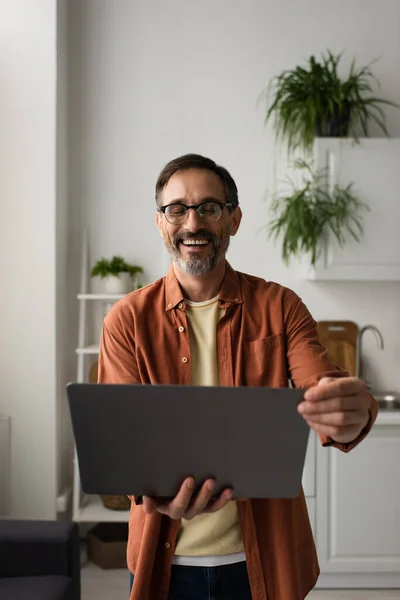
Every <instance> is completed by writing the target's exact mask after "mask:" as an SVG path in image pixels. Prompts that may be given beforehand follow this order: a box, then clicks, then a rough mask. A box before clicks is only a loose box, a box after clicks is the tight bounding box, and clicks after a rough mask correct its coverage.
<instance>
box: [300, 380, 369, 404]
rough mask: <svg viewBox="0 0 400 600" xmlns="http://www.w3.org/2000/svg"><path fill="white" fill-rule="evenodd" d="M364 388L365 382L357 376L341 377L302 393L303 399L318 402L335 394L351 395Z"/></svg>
mask: <svg viewBox="0 0 400 600" xmlns="http://www.w3.org/2000/svg"><path fill="white" fill-rule="evenodd" d="M332 379H333V378H332ZM321 382H322V380H321ZM365 389H366V386H365V383H364V382H363V381H361V380H360V379H358V378H357V377H342V378H337V379H334V380H333V381H328V382H327V383H320V384H319V385H316V386H314V387H312V388H310V389H308V390H307V391H306V392H305V394H304V400H306V401H308V402H318V401H320V400H326V399H328V398H334V397H335V396H352V395H355V394H359V393H360V392H361V391H363V390H365Z"/></svg>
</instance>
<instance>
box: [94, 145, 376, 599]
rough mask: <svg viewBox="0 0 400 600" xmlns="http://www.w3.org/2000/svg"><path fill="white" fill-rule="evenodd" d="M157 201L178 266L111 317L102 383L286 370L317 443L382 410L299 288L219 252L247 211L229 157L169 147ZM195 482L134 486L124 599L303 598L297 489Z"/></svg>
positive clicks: (216, 380)
mask: <svg viewBox="0 0 400 600" xmlns="http://www.w3.org/2000/svg"><path fill="white" fill-rule="evenodd" d="M156 202H157V213H156V223H157V227H158V229H159V231H160V234H161V236H162V238H163V240H164V242H165V244H166V246H167V248H168V250H169V253H170V254H171V257H172V265H171V268H170V270H169V272H168V274H167V276H166V277H164V278H162V279H160V280H159V281H156V282H155V283H153V284H151V285H148V286H146V287H144V288H142V289H140V290H138V291H135V292H133V293H132V294H129V295H128V296H126V297H124V298H123V299H122V300H120V301H119V302H118V303H116V304H115V305H114V306H113V308H112V309H111V311H110V312H109V314H108V315H107V316H106V318H105V320H104V325H103V332H102V339H101V346H100V357H99V381H100V382H103V383H146V384H148V383H164V384H182V385H190V384H193V385H194V384H196V385H224V386H233V385H234V386H238V385H242V386H243V385H249V386H250V385H251V386H267V387H287V386H288V381H289V380H291V381H292V382H293V383H294V385H295V386H296V387H303V388H308V389H307V392H306V394H305V399H304V401H303V402H302V403H301V404H300V405H299V412H300V413H301V414H302V415H303V417H304V419H305V420H306V421H307V423H308V424H309V425H310V427H312V428H313V429H314V430H315V431H316V432H317V433H318V434H319V436H320V439H321V442H322V444H323V445H324V446H336V447H337V448H339V449H340V450H342V451H345V452H347V451H349V450H351V449H352V448H353V447H354V446H356V445H357V444H358V443H359V442H360V441H361V440H362V439H363V438H364V437H365V435H366V434H367V433H368V431H369V430H370V429H371V427H372V424H373V422H374V420H375V418H376V415H377V406H376V402H375V400H374V399H373V398H372V397H371V396H370V395H369V394H368V393H367V391H366V388H365V386H364V384H363V383H362V382H361V381H360V380H358V379H356V378H354V377H348V376H347V375H348V374H347V373H346V372H345V371H341V370H340V369H339V368H338V367H336V366H334V365H332V364H331V363H330V361H329V360H328V358H327V354H326V352H325V350H324V349H323V347H322V346H321V345H320V343H319V340H318V335H317V332H316V327H315V321H314V320H313V319H312V317H311V315H310V314H309V312H308V311H307V309H306V307H305V306H304V304H303V303H302V301H301V300H300V298H298V297H297V296H296V294H295V293H294V292H292V291H291V290H289V289H287V288H284V287H282V286H279V285H277V284H275V283H271V282H266V281H264V280H262V279H259V278H257V277H252V276H250V275H245V274H242V273H237V272H235V271H234V270H233V269H232V268H231V267H230V265H229V264H228V263H227V262H226V260H225V254H226V252H227V250H228V246H229V241H230V237H231V236H234V235H235V234H236V232H237V231H238V229H239V226H240V220H241V216H242V213H241V209H240V207H239V202H238V193H237V188H236V185H235V182H234V180H233V179H232V177H231V176H230V175H229V173H228V172H227V171H226V169H224V168H223V167H220V166H218V165H216V164H215V162H214V161H212V160H210V159H208V158H204V157H202V156H199V155H192V154H190V155H185V156H182V157H180V158H177V159H175V160H173V161H171V162H170V163H168V164H167V165H166V167H165V168H164V169H163V171H162V172H161V174H160V176H159V178H158V181H157V184H156ZM189 402H190V388H188V403H189ZM204 443H205V444H206V440H205V442H204ZM282 443H288V440H287V439H286V438H285V432H284V431H283V432H282ZM165 451H166V452H168V448H166V449H165ZM156 459H157V457H155V460H156ZM138 460H140V459H139V458H138ZM265 476H266V477H268V473H266V474H265ZM193 483H194V482H193V481H192V480H191V479H190V478H189V479H187V480H186V481H184V482H183V484H182V487H181V489H180V491H179V493H178V495H177V496H176V498H175V499H173V500H172V501H171V502H168V503H165V502H162V501H160V500H158V499H157V498H147V497H144V498H140V497H134V498H132V508H131V516H130V522H129V541H128V550H127V559H128V567H129V569H130V571H131V573H133V574H134V580H133V581H134V583H133V588H132V591H131V596H130V598H131V600H208V599H211V598H213V599H216V600H222V599H227V600H228V599H229V600H239V599H240V600H249V599H251V598H252V599H253V600H303V599H304V598H305V597H306V595H307V594H308V592H309V591H310V590H311V589H312V588H313V587H314V585H315V583H316V580H317V577H318V574H319V568H318V562H317V557H316V551H315V546H314V540H313V536H312V532H311V528H310V524H309V520H308V514H307V508H306V503H305V498H304V494H303V492H301V494H300V496H299V497H298V498H295V499H265V500H260V499H258V500H251V499H247V500H238V501H236V502H235V501H232V500H231V496H232V490H224V492H223V493H222V494H221V495H220V496H219V497H218V498H217V499H215V498H213V481H212V480H208V481H206V482H205V483H204V485H203V486H202V488H201V491H200V492H199V493H198V494H197V495H196V497H192V493H193Z"/></svg>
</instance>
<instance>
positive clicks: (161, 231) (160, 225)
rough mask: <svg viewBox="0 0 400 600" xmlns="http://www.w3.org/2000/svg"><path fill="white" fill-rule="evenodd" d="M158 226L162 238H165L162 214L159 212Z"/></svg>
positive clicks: (157, 216)
mask: <svg viewBox="0 0 400 600" xmlns="http://www.w3.org/2000/svg"><path fill="white" fill-rule="evenodd" d="M156 225H157V228H158V231H159V232H160V235H161V237H164V236H163V222H162V214H161V213H160V212H159V211H157V212H156Z"/></svg>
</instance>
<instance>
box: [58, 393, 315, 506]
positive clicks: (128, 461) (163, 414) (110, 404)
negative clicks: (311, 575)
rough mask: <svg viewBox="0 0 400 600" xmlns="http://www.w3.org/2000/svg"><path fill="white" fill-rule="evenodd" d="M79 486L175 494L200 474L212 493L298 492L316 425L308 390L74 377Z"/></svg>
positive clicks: (289, 494)
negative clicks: (303, 408) (307, 406)
mask: <svg viewBox="0 0 400 600" xmlns="http://www.w3.org/2000/svg"><path fill="white" fill-rule="evenodd" d="M67 392H68V401H69V407H70V413H71V418H72V426H73V432H74V436H75V443H76V450H77V458H78V462H79V470H80V477H81V484H82V489H83V491H84V492H85V493H88V494H101V495H103V494H104V495H120V494H127V495H147V496H153V497H169V498H172V497H174V496H175V495H176V494H177V492H178V490H179V488H180V486H181V484H182V482H183V480H184V479H185V478H186V477H188V476H193V477H194V478H195V480H196V486H197V490H198V489H200V487H201V485H202V483H204V481H205V480H206V479H207V478H214V479H215V480H216V487H215V495H217V494H219V493H220V492H222V491H223V490H224V489H226V488H227V487H232V488H233V498H236V499H239V498H240V499H244V498H295V497H297V496H298V495H299V494H300V490H301V479H302V474H303V468H304V462H305V455H306V449H307V443H308V437H309V431H310V428H309V426H308V425H307V423H306V422H305V420H304V419H303V417H302V416H301V415H300V414H299V413H298V412H297V405H298V403H299V402H300V401H301V400H302V398H303V394H304V390H301V389H286V388H256V387H204V386H202V387H200V386H180V385H135V384H91V383H70V384H69V385H68V386H67Z"/></svg>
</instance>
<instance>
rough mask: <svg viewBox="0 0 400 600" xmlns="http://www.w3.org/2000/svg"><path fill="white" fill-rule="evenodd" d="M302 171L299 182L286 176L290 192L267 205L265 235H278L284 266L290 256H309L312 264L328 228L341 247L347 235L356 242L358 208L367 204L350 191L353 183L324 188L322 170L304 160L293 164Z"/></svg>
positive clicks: (359, 220)
mask: <svg viewBox="0 0 400 600" xmlns="http://www.w3.org/2000/svg"><path fill="white" fill-rule="evenodd" d="M294 166H295V168H296V169H300V170H302V177H301V183H300V185H296V184H295V183H293V181H292V180H291V179H290V178H289V177H287V178H286V180H287V181H288V183H289V184H290V188H291V191H290V193H289V194H282V195H278V196H276V197H275V198H274V199H273V201H272V204H271V211H272V213H273V215H274V216H275V218H274V219H273V220H272V221H271V222H270V223H269V225H268V230H269V237H273V238H274V240H276V239H277V238H278V237H282V258H283V260H284V262H285V263H286V264H287V265H288V264H289V262H290V258H291V257H296V258H299V257H300V256H301V255H302V254H308V255H309V256H310V262H311V266H313V267H315V264H316V261H317V258H318V256H319V254H320V251H321V249H322V247H323V242H324V238H325V234H326V232H327V231H331V232H332V234H333V235H334V237H335V239H336V240H337V241H338V243H339V245H340V246H341V247H343V246H344V245H345V243H346V240H347V238H348V236H349V235H350V236H351V237H352V238H354V239H355V240H356V241H359V240H360V237H361V235H362V232H363V221H362V217H361V214H360V213H361V211H362V210H364V209H366V210H369V209H368V207H367V205H366V204H365V203H364V202H363V201H362V200H360V199H359V198H358V197H357V195H356V194H355V193H354V192H353V184H352V183H350V184H348V185H347V186H346V187H340V186H339V185H335V186H334V187H333V189H332V191H331V192H329V191H328V178H327V172H326V170H325V169H323V170H319V171H314V170H313V168H312V166H311V165H310V164H308V163H307V162H306V161H304V160H297V161H295V163H294Z"/></svg>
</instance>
